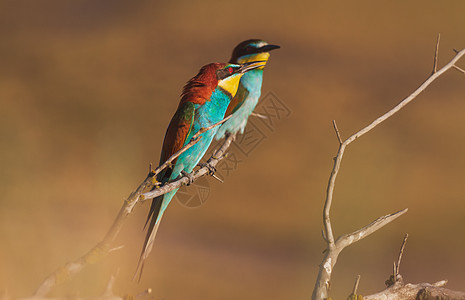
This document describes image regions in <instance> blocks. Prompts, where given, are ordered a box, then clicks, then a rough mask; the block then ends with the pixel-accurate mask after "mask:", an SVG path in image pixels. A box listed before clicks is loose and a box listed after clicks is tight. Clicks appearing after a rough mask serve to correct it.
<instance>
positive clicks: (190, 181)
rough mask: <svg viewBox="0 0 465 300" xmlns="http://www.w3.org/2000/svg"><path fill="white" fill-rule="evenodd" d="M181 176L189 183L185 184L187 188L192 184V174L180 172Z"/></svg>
mask: <svg viewBox="0 0 465 300" xmlns="http://www.w3.org/2000/svg"><path fill="white" fill-rule="evenodd" d="M181 174H182V176H184V177H187V179H188V180H189V182H188V183H187V184H186V185H187V186H189V185H191V184H192V183H193V182H194V176H193V175H192V173H187V172H186V171H184V170H183V171H181Z"/></svg>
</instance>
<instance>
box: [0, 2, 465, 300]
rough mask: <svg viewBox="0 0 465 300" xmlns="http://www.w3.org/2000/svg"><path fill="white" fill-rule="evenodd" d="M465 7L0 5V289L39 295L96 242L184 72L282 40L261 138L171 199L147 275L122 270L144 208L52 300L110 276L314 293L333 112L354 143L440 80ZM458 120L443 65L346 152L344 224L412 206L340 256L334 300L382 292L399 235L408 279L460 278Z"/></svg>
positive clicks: (149, 147)
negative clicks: (110, 247) (256, 41)
mask: <svg viewBox="0 0 465 300" xmlns="http://www.w3.org/2000/svg"><path fill="white" fill-rule="evenodd" d="M464 11H465V2H464V1H460V0H456V1H446V2H444V1H442V2H441V1H375V2H373V1H349V2H344V1H338V2H336V1H286V2H282V1H242V0H238V1H229V2H219V1H202V2H197V1H131V2H130V1H90V0H79V1H60V0H46V1H33V0H27V1H14V0H3V1H1V2H0V36H1V38H0V204H1V209H0V290H3V291H6V290H7V291H8V294H9V295H10V296H11V297H26V296H29V295H31V294H33V292H34V291H35V289H36V288H37V287H38V285H39V284H40V283H41V281H42V280H43V279H44V278H45V277H46V276H47V275H48V274H50V273H51V272H52V271H54V270H55V269H56V268H58V267H59V266H61V265H63V264H64V263H66V262H69V261H72V260H74V259H76V258H77V257H79V256H81V255H82V254H84V253H85V252H86V251H87V250H88V249H90V248H91V247H92V246H94V245H95V244H96V243H97V242H98V241H99V240H100V239H101V238H103V236H104V234H105V233H106V231H107V230H108V228H109V226H110V225H111V223H112V221H113V219H114V217H115V215H116V214H117V212H118V210H119V208H120V206H121V204H122V201H123V200H124V199H125V198H126V197H127V196H128V195H129V193H130V192H131V191H132V190H133V189H134V188H135V187H136V186H137V185H138V184H139V183H140V182H141V181H142V180H143V178H144V177H145V175H146V173H147V169H148V164H149V162H153V163H157V162H158V158H159V154H160V147H161V143H162V139H163V136H164V133H165V129H166V127H167V124H168V122H169V120H170V118H171V115H172V114H173V113H174V111H175V109H176V106H177V103H178V100H179V94H180V91H181V89H182V86H183V84H184V83H185V82H186V81H187V80H188V79H189V78H190V77H192V76H193V75H195V74H196V73H197V71H198V69H199V68H200V67H201V66H202V65H204V64H206V63H209V62H213V61H225V60H227V59H228V58H229V56H230V53H231V50H232V48H233V47H234V46H235V45H236V44H237V43H239V42H241V41H242V40H245V39H248V38H262V39H265V40H266V41H268V42H269V43H273V44H278V45H281V46H282V48H281V49H280V50H276V51H274V52H273V53H272V55H271V59H270V62H269V64H268V66H267V67H266V72H265V80H264V84H263V95H264V96H266V101H265V102H263V105H262V106H261V109H262V110H263V111H267V112H269V113H270V116H272V120H271V121H272V122H271V123H270V124H265V123H263V122H262V121H260V119H257V118H254V119H252V120H251V124H252V125H250V126H249V128H248V132H249V133H254V132H255V135H254V136H252V138H250V139H249V140H242V141H243V144H241V145H242V148H241V147H236V148H234V149H232V151H233V152H234V151H235V152H234V154H235V156H234V157H235V158H237V160H238V161H239V162H238V163H235V164H233V161H229V163H230V165H229V168H231V169H232V170H231V171H230V172H229V174H226V171H227V170H225V169H224V170H223V169H222V170H219V172H222V175H224V177H225V183H224V184H221V183H219V182H217V181H215V180H213V179H211V178H209V179H208V180H207V181H206V182H203V185H204V186H206V190H203V192H202V193H200V194H199V195H202V196H201V197H203V198H202V201H203V202H204V203H203V205H201V206H198V205H193V204H192V203H193V202H190V203H191V204H192V205H186V202H183V201H181V198H178V200H177V201H173V203H172V204H171V206H170V208H169V209H168V211H167V213H166V214H165V218H164V220H163V222H162V225H161V226H160V230H159V233H158V236H157V240H156V245H155V247H154V250H153V252H152V255H151V257H150V258H149V259H148V261H147V263H146V266H145V270H144V276H143V278H142V280H141V282H140V283H136V282H132V281H131V278H132V275H133V272H134V271H135V268H136V263H137V260H138V257H139V254H140V250H141V246H142V243H143V238H144V235H145V232H144V231H143V230H142V227H143V224H144V221H145V218H146V214H147V211H148V208H149V204H148V203H146V204H144V205H139V206H137V208H136V210H135V212H134V214H133V215H132V216H131V217H130V218H129V220H128V222H127V223H126V225H125V227H124V229H123V231H122V232H121V234H120V236H119V237H118V240H117V242H116V243H115V246H118V245H124V246H125V247H124V248H123V249H121V250H119V251H117V252H114V253H112V254H111V255H109V256H108V257H107V258H105V259H104V260H102V261H101V262H99V263H97V264H94V265H91V266H89V267H87V268H86V269H85V270H84V271H83V272H81V273H80V274H79V275H77V276H76V277H75V278H74V279H73V280H72V281H71V282H69V283H65V284H63V285H60V286H59V287H57V288H56V289H54V291H53V293H52V296H53V295H55V296H57V295H61V296H77V295H78V296H93V295H100V294H101V293H102V292H103V290H104V288H105V286H106V282H107V281H108V279H109V278H110V275H111V274H113V273H115V272H116V271H117V270H119V273H118V276H117V279H116V288H115V293H117V294H119V295H125V294H135V293H138V292H140V291H142V290H143V289H146V288H149V287H150V288H152V289H153V295H154V297H155V299H166V300H171V299H309V297H310V294H311V291H312V289H313V286H314V281H315V278H316V275H317V271H318V264H319V263H320V262H321V259H322V255H323V254H322V251H323V249H324V242H323V240H322V238H321V229H322V220H321V215H322V207H323V202H324V198H325V189H326V184H327V180H328V177H329V174H330V171H331V168H332V158H333V157H334V155H335V154H336V151H337V147H338V144H337V140H336V137H335V134H334V131H333V127H332V124H331V120H333V119H335V120H337V122H338V125H339V129H340V131H341V134H342V136H343V137H348V136H349V135H351V134H352V133H354V132H356V131H357V130H358V129H360V128H362V127H363V126H365V125H367V124H368V123H369V122H371V121H372V120H374V119H375V118H376V117H378V116H380V115H381V114H382V113H384V112H385V111H387V110H388V109H390V108H391V107H393V106H394V105H395V104H396V103H398V102H399V101H400V100H401V99H403V98H404V97H406V96H407V95H409V94H410V93H411V92H412V91H413V90H414V89H415V88H416V87H417V86H419V84H420V83H421V82H422V81H423V80H424V79H425V78H426V77H427V76H428V75H429V74H430V73H431V69H432V63H433V54H434V45H435V42H436V36H437V34H438V33H441V47H440V51H439V54H440V57H439V64H440V65H443V64H444V63H446V62H447V61H448V60H449V59H450V58H451V57H452V56H453V54H454V53H453V51H452V49H453V48H458V49H461V48H463V47H465V26H464V25H465V19H464V14H463V13H464ZM461 65H462V66H465V62H462V63H461ZM272 104H277V106H276V105H274V106H273V105H272ZM272 107H275V108H276V107H278V108H279V109H280V110H279V111H276V110H274V111H273V109H272ZM278 112H279V113H280V114H279V115H278V114H277V113H278ZM464 115H465V77H464V76H463V74H460V73H459V72H456V71H450V72H449V73H447V74H446V75H444V76H443V77H442V78H440V79H439V80H438V81H437V82H435V83H434V84H433V85H432V86H431V87H430V88H428V90H427V91H425V92H424V93H422V94H421V95H420V96H419V97H418V98H417V99H416V100H415V101H414V103H412V104H411V105H409V106H407V107H406V108H405V109H404V110H402V111H401V112H400V113H399V114H397V115H396V116H395V117H393V118H392V119H390V120H388V121H387V122H385V123H383V124H382V125H381V126H379V127H378V128H376V129H375V130H373V131H372V132H370V133H369V134H367V135H366V136H363V137H362V138H361V139H359V140H357V141H356V142H355V143H354V144H352V145H350V146H349V148H348V149H347V152H346V156H345V158H344V160H343V164H342V169H341V173H340V176H339V177H338V180H337V183H336V191H335V199H334V201H335V202H334V205H333V209H332V214H331V216H332V220H333V226H334V230H335V234H336V235H339V234H342V233H347V232H351V231H353V230H355V229H358V228H360V227H362V226H364V225H365V224H368V223H369V222H371V221H372V220H374V219H376V218H377V217H379V216H381V215H384V214H388V213H391V212H395V211H398V210H400V209H403V208H406V207H408V208H409V212H408V213H407V214H406V215H404V216H402V217H401V218H400V219H398V220H397V221H395V222H394V223H392V224H391V225H389V226H387V227H386V228H384V229H382V230H380V231H379V232H377V233H376V234H374V235H373V236H370V237H368V238H366V239H365V240H363V241H361V242H359V243H357V244H356V245H354V246H352V247H350V248H347V249H346V250H345V251H344V252H343V253H342V255H341V256H340V258H339V261H338V263H337V265H336V268H335V271H334V276H333V281H332V285H331V286H332V296H333V297H335V298H336V299H344V297H346V296H347V295H348V294H349V293H350V291H351V289H352V286H353V282H354V278H355V277H356V275H357V274H360V275H361V278H362V279H361V282H360V287H359V291H360V293H362V294H369V293H374V292H376V291H379V290H382V289H383V288H384V281H385V280H386V279H387V278H388V277H389V274H390V273H391V270H392V263H393V261H394V260H395V259H396V258H397V254H398V250H399V247H400V244H401V241H402V238H403V236H404V234H405V233H406V232H408V233H409V234H410V238H409V242H408V244H407V248H406V250H405V253H404V257H403V262H402V265H401V273H402V275H403V276H404V278H405V280H406V281H407V282H425V281H426V282H435V281H438V280H442V279H449V285H448V286H449V287H450V288H453V289H462V290H463V289H464V287H465V256H464V248H465V234H464V229H465V201H464V200H465V191H464V188H463V185H464V182H465V172H464V169H465V155H464V153H465V119H464ZM252 129H254V130H252ZM255 129H256V130H255ZM257 133H258V135H257ZM225 174H226V175H225ZM197 188H198V187H197ZM199 190H200V189H199ZM196 191H197V190H196V187H195V186H194V187H191V191H189V190H187V193H188V194H187V196H186V194H184V196H183V197H184V199H185V197H188V198H189V193H191V194H190V195H191V196H195V195H197V194H196V193H197V192H196ZM205 191H207V192H208V193H207V194H208V195H205V194H206V193H205ZM197 196H198V195H197ZM186 206H187V207H186ZM193 206H198V207H193Z"/></svg>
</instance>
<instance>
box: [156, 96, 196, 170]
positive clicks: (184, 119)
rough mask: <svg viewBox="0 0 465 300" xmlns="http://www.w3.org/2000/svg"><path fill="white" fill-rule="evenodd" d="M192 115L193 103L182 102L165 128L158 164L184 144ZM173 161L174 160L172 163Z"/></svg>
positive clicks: (193, 112) (193, 113) (192, 119)
mask: <svg viewBox="0 0 465 300" xmlns="http://www.w3.org/2000/svg"><path fill="white" fill-rule="evenodd" d="M194 115H195V105H194V104H193V103H192V102H184V103H182V104H181V105H180V106H179V107H178V110H177V111H176V113H175V114H174V116H173V118H172V119H171V122H170V124H169V126H168V129H167V130H166V134H165V140H164V141H163V147H162V150H161V157H160V165H161V164H163V163H164V162H165V161H166V160H167V159H168V158H170V157H171V156H172V155H173V154H174V153H176V152H177V151H179V150H180V149H181V148H182V147H183V146H184V145H185V143H186V139H187V137H188V136H189V133H190V132H191V130H192V127H193V124H194ZM175 162H176V160H175V161H173V162H172V163H173V164H175Z"/></svg>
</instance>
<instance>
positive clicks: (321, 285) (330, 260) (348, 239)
mask: <svg viewBox="0 0 465 300" xmlns="http://www.w3.org/2000/svg"><path fill="white" fill-rule="evenodd" d="M438 45H439V37H438V40H437V42H436V47H438ZM438 52H439V50H436V54H435V59H434V61H435V63H434V65H435V66H434V67H433V71H434V72H433V74H431V75H430V76H429V77H428V78H427V79H426V80H425V81H424V82H423V83H422V84H421V85H420V86H419V87H418V88H417V89H416V90H415V91H414V92H413V93H411V94H410V95H409V96H408V97H407V98H405V99H403V100H402V101H401V102H399V103H398V104H397V105H396V106H394V107H393V108H392V109H391V110H389V111H388V112H386V113H385V114H383V115H382V116H380V117H379V118H377V119H376V120H374V121H373V122H372V123H370V124H369V125H367V126H366V127H364V128H362V129H361V130H359V131H358V132H356V133H355V134H353V135H352V136H350V137H349V138H348V139H346V140H345V141H344V142H342V143H341V142H340V145H339V149H338V152H337V155H336V157H335V159H334V165H333V169H332V170H331V174H330V176H329V181H328V186H327V189H326V200H325V205H324V209H323V224H324V236H325V237H326V243H327V248H326V252H325V256H324V258H323V261H322V263H321V264H320V270H319V274H318V277H317V281H316V283H315V288H314V290H313V293H312V299H314V300H316V299H318V300H320V299H325V298H328V286H329V284H330V279H331V273H332V270H333V267H334V265H335V264H336V261H337V257H338V255H339V253H340V251H341V250H342V249H340V248H341V247H342V248H344V247H346V246H348V245H350V244H352V243H354V242H356V241H357V240H360V239H361V238H363V237H365V236H367V235H369V234H371V233H373V232H374V231H376V230H378V229H379V228H381V227H383V226H384V225H386V224H387V223H389V222H391V221H392V220H393V219H395V218H397V217H398V216H400V215H402V214H403V213H405V212H406V211H407V210H406V209H405V210H402V211H400V212H398V213H396V214H393V215H388V216H385V217H382V218H380V219H378V220H376V221H375V222H373V223H372V224H370V225H368V226H367V227H368V228H367V227H364V228H362V229H360V230H358V231H356V232H354V233H352V234H349V235H343V236H341V237H339V238H338V239H337V241H336V243H335V242H334V235H333V231H332V226H331V220H330V216H329V213H330V209H331V204H332V201H333V193H334V186H335V183H336V178H337V175H338V173H339V169H340V166H341V162H342V157H343V155H344V151H345V148H346V147H347V146H348V145H349V144H350V143H352V142H353V141H355V140H356V139H357V138H359V137H361V136H363V135H364V134H366V133H368V132H369V131H371V130H372V129H373V128H375V127H376V126H378V125H379V124H380V123H382V122H384V121H385V120H387V119H388V118H390V117H391V116H393V115H394V114H395V113H397V112H398V111H399V110H401V109H402V108H403V107H404V106H406V105H407V104H409V103H410V102H411V101H412V100H413V99H415V98H416V97H417V96H418V95H419V94H420V93H421V92H423V91H424V90H425V89H426V88H427V87H428V86H429V85H430V84H431V83H432V82H434V81H435V80H436V79H437V78H438V77H440V76H441V75H442V74H444V73H445V72H446V71H448V70H449V69H451V68H457V67H456V66H455V64H456V63H457V61H458V60H459V59H460V58H462V57H463V56H464V55H465V49H463V50H461V51H459V52H457V54H456V55H455V56H454V57H453V58H452V59H451V61H450V62H449V63H448V64H447V65H445V66H444V67H442V68H441V69H440V70H437V71H435V69H437V54H438ZM333 126H334V127H335V130H336V135H338V134H337V133H338V132H339V130H337V126H336V123H335V122H334V121H333ZM338 139H339V136H338ZM386 220H389V221H386ZM385 221H386V222H385ZM357 233H358V234H360V237H359V236H357Z"/></svg>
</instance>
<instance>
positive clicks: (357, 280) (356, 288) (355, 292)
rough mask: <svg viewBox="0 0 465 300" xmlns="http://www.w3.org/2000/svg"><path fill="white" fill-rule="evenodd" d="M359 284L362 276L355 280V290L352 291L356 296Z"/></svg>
mask: <svg viewBox="0 0 465 300" xmlns="http://www.w3.org/2000/svg"><path fill="white" fill-rule="evenodd" d="M359 282H360V275H357V278H355V284H354V289H353V291H352V294H354V295H357V290H358V283H359Z"/></svg>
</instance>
